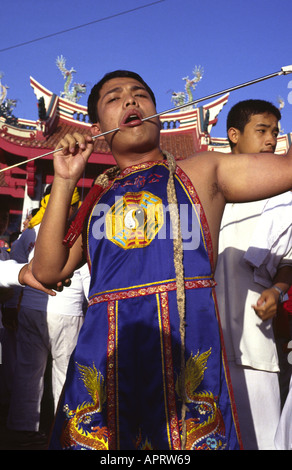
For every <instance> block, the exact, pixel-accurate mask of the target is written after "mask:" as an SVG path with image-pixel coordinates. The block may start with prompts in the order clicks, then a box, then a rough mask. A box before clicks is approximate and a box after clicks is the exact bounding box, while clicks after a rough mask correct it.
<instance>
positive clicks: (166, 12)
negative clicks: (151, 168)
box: [0, 0, 292, 137]
mask: <svg viewBox="0 0 292 470" xmlns="http://www.w3.org/2000/svg"><path fill="white" fill-rule="evenodd" d="M291 20H292V3H291V0H278V1H277V2H274V1H271V0H236V1H234V0H201V1H198V0H180V1H177V0H161V1H150V0H123V2H120V1H118V0H112V1H109V0H107V1H105V0H83V2H80V1H77V0H62V1H60V0H50V1H48V0H10V1H9V2H5V7H3V6H2V8H1V23H0V24H1V38H0V71H1V72H2V73H3V74H4V76H3V78H2V84H4V85H8V86H9V89H8V95H7V97H8V98H11V99H17V100H18V102H17V107H16V108H15V110H14V114H15V115H16V116H17V117H21V118H26V119H32V120H34V119H37V105H36V99H35V96H34V94H33V90H32V88H31V87H30V83H29V77H30V76H32V77H33V78H35V79H36V80H37V81H38V82H40V83H41V84H42V85H44V86H45V87H46V88H48V89H49V90H51V91H53V92H54V93H57V94H59V93H60V92H61V91H62V90H63V86H64V79H63V76H62V74H61V72H60V71H59V70H58V68H57V67H56V58H57V56H60V55H63V56H64V57H65V58H66V61H67V62H66V65H67V66H68V68H71V67H74V69H75V70H76V74H75V76H74V79H75V81H76V82H80V83H86V85H87V90H88V91H87V93H86V95H85V96H83V97H82V99H81V100H80V101H79V103H80V104H83V105H86V102H87V97H88V93H89V91H90V88H91V86H93V85H94V83H96V81H97V80H98V79H99V78H101V77H102V76H103V75H104V73H106V72H108V71H111V70H114V69H117V68H126V69H130V70H134V71H136V72H138V73H140V74H141V75H142V76H143V77H144V79H145V80H146V81H147V82H148V83H149V85H150V86H151V87H152V88H153V90H154V92H155V94H156V98H157V110H158V111H159V112H160V111H164V110H167V109H169V108H172V107H173V106H174V104H173V102H172V101H171V92H172V91H176V92H179V91H184V85H185V82H184V81H183V80H182V79H183V77H185V76H189V77H190V78H191V77H192V71H193V69H194V67H195V66H201V67H203V69H204V75H203V78H202V80H201V82H200V83H199V84H198V86H197V88H196V91H195V98H201V97H204V96H207V95H209V94H211V93H214V92H217V91H221V90H224V89H226V88H228V87H230V86H233V85H237V84H240V83H243V82H246V81H248V80H251V79H254V78H258V77H262V76H264V75H267V74H270V73H273V72H276V71H278V70H280V69H281V67H282V66H285V65H290V64H292V31H291ZM90 23H91V24H90ZM84 24H87V26H84V27H79V26H81V25H84ZM68 29H71V30H70V31H67V32H64V33H62V34H55V33H58V32H61V31H64V30H68ZM39 38H43V39H41V40H38V39H39ZM31 41H32V42H31ZM25 43H27V44H25ZM20 44H23V45H22V46H20ZM15 46H17V47H15ZM289 93H290V98H289ZM279 96H280V97H281V98H282V99H283V100H284V103H285V106H284V108H283V110H282V127H283V129H284V132H292V112H291V111H292V74H291V75H288V76H286V77H277V78H272V79H270V80H267V81H265V82H262V83H260V84H257V85H252V86H250V87H247V88H244V89H241V90H238V91H235V92H232V94H231V96H230V98H229V102H228V104H227V105H226V106H225V107H224V109H223V111H222V112H221V113H220V115H219V122H218V124H217V126H216V127H215V128H214V129H213V131H212V135H213V136H216V137H225V121H226V116H227V112H228V110H229V109H230V107H231V106H232V105H233V104H235V103H236V102H237V101H240V100H242V99H247V98H261V99H267V100H269V101H272V102H273V103H274V104H276V105H277V106H278V98H279ZM289 101H290V102H291V104H290V103H289Z"/></svg>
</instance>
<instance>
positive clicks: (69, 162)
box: [54, 132, 93, 183]
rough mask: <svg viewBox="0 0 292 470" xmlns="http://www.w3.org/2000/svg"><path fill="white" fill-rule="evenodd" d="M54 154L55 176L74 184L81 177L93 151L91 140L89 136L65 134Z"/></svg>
mask: <svg viewBox="0 0 292 470" xmlns="http://www.w3.org/2000/svg"><path fill="white" fill-rule="evenodd" d="M60 148H62V150H60V151H56V152H55V153H54V170H55V176H59V177H61V178H63V179H69V180H72V181H74V183H75V182H77V181H78V180H79V178H80V177H81V176H82V174H83V171H84V168H85V165H86V163H87V161H88V159H89V157H90V155H91V153H92V151H93V140H92V137H91V136H90V135H86V136H83V135H81V134H79V133H78V132H75V133H74V134H73V135H71V134H66V135H65V137H64V138H63V139H62V140H61V141H60V142H59V143H58V145H57V147H56V150H58V149H60Z"/></svg>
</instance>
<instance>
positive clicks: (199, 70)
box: [171, 65, 204, 109]
mask: <svg viewBox="0 0 292 470" xmlns="http://www.w3.org/2000/svg"><path fill="white" fill-rule="evenodd" d="M203 74H204V69H203V67H201V66H200V65H199V66H197V65H196V66H195V68H194V70H193V78H191V79H190V78H189V77H188V76H187V77H184V78H183V80H184V81H185V82H186V83H185V92H183V91H179V92H173V93H172V97H171V100H172V101H173V102H174V104H175V106H180V105H182V104H187V103H190V102H191V101H194V97H193V92H192V90H195V89H196V88H197V85H198V83H199V82H200V81H201V80H202V78H203ZM194 107H195V106H190V107H189V109H192V108H194Z"/></svg>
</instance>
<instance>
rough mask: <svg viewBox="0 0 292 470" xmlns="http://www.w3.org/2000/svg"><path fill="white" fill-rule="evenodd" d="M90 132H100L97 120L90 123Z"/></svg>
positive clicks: (92, 133) (93, 133)
mask: <svg viewBox="0 0 292 470" xmlns="http://www.w3.org/2000/svg"><path fill="white" fill-rule="evenodd" d="M90 132H91V135H93V136H95V135H98V134H101V130H100V125H99V122H96V123H95V124H92V126H91V127H90Z"/></svg>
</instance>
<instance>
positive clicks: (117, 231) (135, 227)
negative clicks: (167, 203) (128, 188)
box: [105, 191, 164, 250]
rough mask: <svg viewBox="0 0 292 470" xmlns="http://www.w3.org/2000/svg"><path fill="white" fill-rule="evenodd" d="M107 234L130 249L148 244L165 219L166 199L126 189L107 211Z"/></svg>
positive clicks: (115, 241) (146, 192) (112, 239)
mask: <svg viewBox="0 0 292 470" xmlns="http://www.w3.org/2000/svg"><path fill="white" fill-rule="evenodd" d="M105 221H106V236H107V238H108V239H109V240H111V241H112V242H113V243H115V244H116V245H118V246H120V247H121V248H124V249H125V250H128V249H130V248H141V247H143V246H148V245H149V244H150V243H151V241H152V240H153V239H154V238H155V235H156V234H157V233H158V232H159V230H160V229H161V227H162V226H163V223H164V216H163V206H162V200H161V199H160V198H159V197H157V196H154V195H153V194H151V193H149V192H148V191H141V192H138V193H126V194H125V195H124V196H122V197H120V198H119V199H118V200H117V201H116V202H115V204H114V205H113V206H112V207H111V209H110V210H109V211H108V213H107V215H106V219H105Z"/></svg>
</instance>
